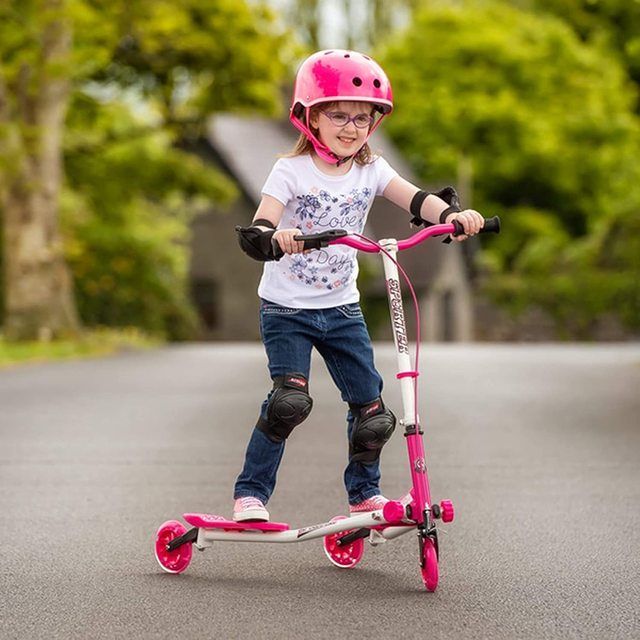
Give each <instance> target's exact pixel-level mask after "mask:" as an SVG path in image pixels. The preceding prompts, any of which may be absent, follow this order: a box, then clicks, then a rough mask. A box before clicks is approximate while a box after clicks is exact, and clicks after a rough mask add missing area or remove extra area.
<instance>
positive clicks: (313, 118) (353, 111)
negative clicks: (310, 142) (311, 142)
mask: <svg viewBox="0 0 640 640" xmlns="http://www.w3.org/2000/svg"><path fill="white" fill-rule="evenodd" d="M372 112H373V105H371V104H369V103H368V102H334V103H331V104H328V105H320V109H319V110H315V109H314V111H313V112H312V113H311V115H310V118H309V123H310V124H311V126H312V127H314V128H315V129H317V130H318V138H319V139H320V140H321V141H322V142H324V144H326V145H327V146H328V147H329V149H331V151H333V153H335V154H336V155H337V156H339V157H344V156H351V155H354V154H355V153H357V152H358V151H359V150H360V147H362V145H363V144H364V143H365V140H366V139H367V135H368V134H369V129H370V128H371V125H372V124H373V116H372V115H371V114H372Z"/></svg>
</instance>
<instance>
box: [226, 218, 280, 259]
mask: <svg viewBox="0 0 640 640" xmlns="http://www.w3.org/2000/svg"><path fill="white" fill-rule="evenodd" d="M258 225H260V226H264V227H271V229H268V230H267V231H265V230H264V229H260V228H259V227H258ZM236 232H237V234H238V242H239V243H240V248H241V249H242V250H243V251H244V252H245V253H246V254H247V255H248V256H249V257H250V258H253V259H254V260H257V261H258V262H269V261H270V260H279V258H280V257H282V256H280V257H278V258H276V256H275V254H274V252H273V245H272V244H271V239H272V238H273V234H274V233H275V232H276V230H275V227H274V226H273V224H272V223H271V222H270V221H269V220H265V219H263V218H260V219H259V220H254V222H253V224H252V225H251V226H250V227H236Z"/></svg>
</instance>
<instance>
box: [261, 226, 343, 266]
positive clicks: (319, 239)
mask: <svg viewBox="0 0 640 640" xmlns="http://www.w3.org/2000/svg"><path fill="white" fill-rule="evenodd" d="M347 235H349V233H348V232H347V231H345V230H344V229H331V230H330V231H322V232H321V233H310V234H308V235H299V236H295V237H294V238H293V239H294V240H297V241H302V242H304V250H305V251H307V250H309V249H321V248H322V247H327V246H329V243H330V242H331V240H335V239H336V238H344V237H345V236H347ZM271 245H272V247H273V256H274V258H275V259H276V260H280V258H282V256H283V255H284V251H282V249H281V248H280V245H279V244H278V241H277V240H271Z"/></svg>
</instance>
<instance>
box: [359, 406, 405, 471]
mask: <svg viewBox="0 0 640 640" xmlns="http://www.w3.org/2000/svg"><path fill="white" fill-rule="evenodd" d="M349 408H350V409H351V413H352V414H353V429H352V431H351V440H350V442H349V457H350V459H351V460H356V461H358V462H363V463H365V464H366V463H372V462H376V461H377V460H378V459H379V458H380V451H381V449H382V447H384V445H385V444H386V443H387V442H388V441H389V438H391V434H392V433H393V431H394V429H395V428H396V417H395V416H394V415H393V413H391V411H389V409H387V408H386V407H385V406H384V403H383V402H382V398H376V399H375V400H374V401H373V402H369V404H360V405H358V404H350V405H349Z"/></svg>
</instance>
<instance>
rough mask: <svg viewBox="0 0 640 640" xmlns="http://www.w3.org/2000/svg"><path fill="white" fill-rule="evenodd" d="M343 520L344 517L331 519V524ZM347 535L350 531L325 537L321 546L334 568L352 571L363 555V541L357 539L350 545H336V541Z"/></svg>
mask: <svg viewBox="0 0 640 640" xmlns="http://www.w3.org/2000/svg"><path fill="white" fill-rule="evenodd" d="M345 518H346V516H336V517H335V518H332V520H331V522H337V521H338V520H344V519H345ZM348 533H351V531H340V532H339V533H332V534H331V535H328V536H325V537H324V539H323V541H322V546H323V548H324V552H325V553H326V555H327V558H329V560H331V562H332V563H333V564H334V565H335V566H336V567H340V568H341V569H352V568H353V567H355V566H356V565H357V564H358V562H360V560H362V556H363V555H364V540H363V539H362V538H358V539H357V540H354V541H353V542H351V543H350V544H346V545H339V544H338V540H339V539H340V538H342V537H343V536H346V535H347V534H348Z"/></svg>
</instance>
